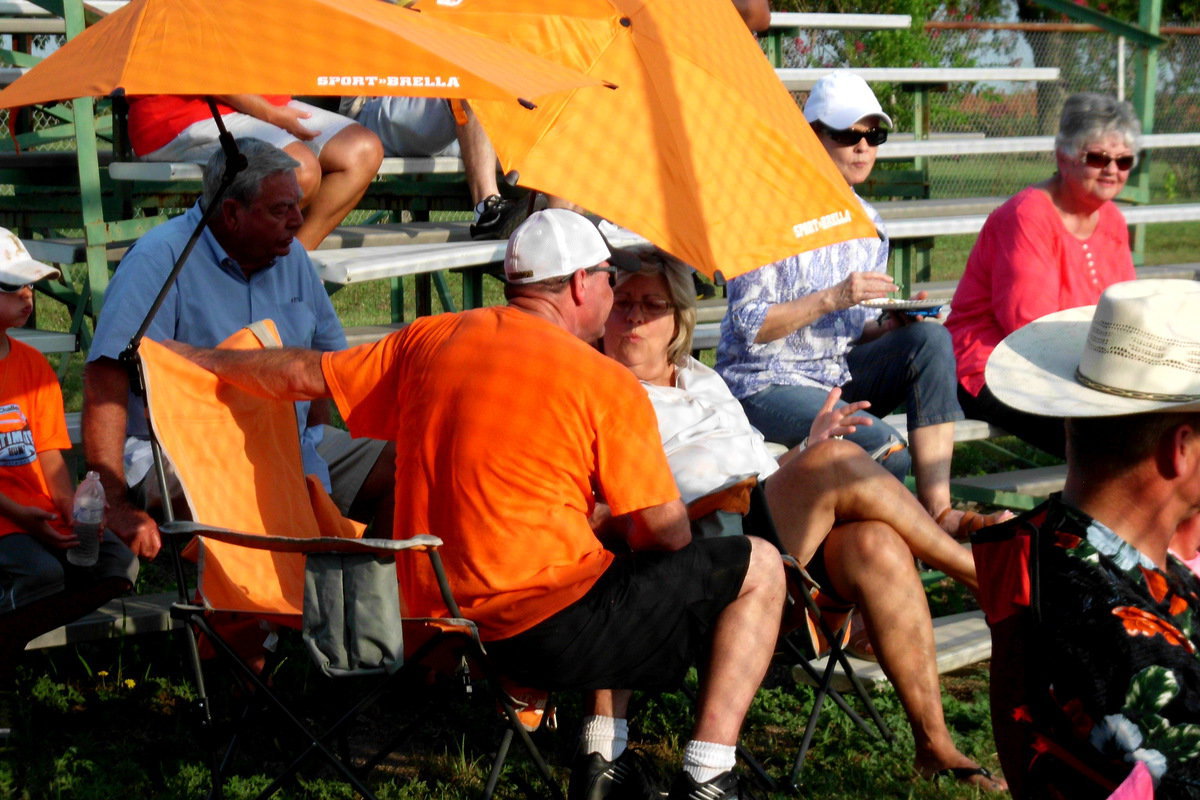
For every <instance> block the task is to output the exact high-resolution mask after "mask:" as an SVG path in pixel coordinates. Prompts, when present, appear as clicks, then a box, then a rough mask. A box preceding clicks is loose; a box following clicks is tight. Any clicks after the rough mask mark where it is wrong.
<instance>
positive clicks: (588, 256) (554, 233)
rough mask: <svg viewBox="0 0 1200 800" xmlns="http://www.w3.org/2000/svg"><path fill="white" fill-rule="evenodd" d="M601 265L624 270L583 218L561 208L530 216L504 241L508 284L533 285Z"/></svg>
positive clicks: (615, 256) (505, 270)
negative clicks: (506, 245)
mask: <svg viewBox="0 0 1200 800" xmlns="http://www.w3.org/2000/svg"><path fill="white" fill-rule="evenodd" d="M602 261H608V262H610V263H612V264H613V265H614V266H622V267H623V266H625V259H624V258H623V257H622V254H617V255H614V253H613V251H612V250H611V249H610V248H609V246H608V243H607V242H606V241H605V240H604V237H603V236H602V235H601V234H600V231H599V230H597V229H596V226H595V225H593V224H592V223H591V222H590V221H589V220H588V218H587V217H585V216H583V215H581V214H576V213H575V212H574V211H568V210H567V209H565V208H547V209H545V210H543V211H537V212H534V213H533V214H530V215H529V218H528V219H526V220H525V221H524V222H522V223H521V224H520V226H519V227H518V228H517V229H516V230H515V231H513V233H512V236H510V237H509V238H508V247H507V248H506V249H505V251H504V277H505V280H507V281H508V282H509V283H512V284H522V283H537V282H538V281H544V280H546V279H547V278H559V277H562V276H564V275H570V274H571V273H572V272H574V271H575V270H577V269H587V268H589V267H594V266H596V265H597V264H599V263H600V262H602ZM618 262H620V263H618Z"/></svg>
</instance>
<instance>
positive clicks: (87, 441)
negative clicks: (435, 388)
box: [83, 139, 392, 557]
mask: <svg viewBox="0 0 1200 800" xmlns="http://www.w3.org/2000/svg"><path fill="white" fill-rule="evenodd" d="M237 144H238V149H239V150H240V151H241V152H242V153H243V154H244V155H245V156H246V159H247V162H248V166H247V168H246V169H245V170H244V171H243V172H241V173H240V174H239V175H238V176H237V178H236V179H235V180H234V182H233V184H232V186H231V187H230V189H229V191H228V193H227V194H226V195H225V196H224V197H223V198H222V199H221V200H220V201H219V202H220V208H218V209H217V211H216V213H215V214H214V215H213V216H212V218H211V219H210V221H209V223H208V226H207V227H206V229H205V230H204V232H203V233H202V234H201V236H200V239H199V240H198V241H197V243H196V248H195V250H193V252H192V254H191V255H190V256H189V258H188V261H187V263H186V264H185V265H184V267H183V269H182V271H181V272H180V274H179V278H178V280H177V281H176V283H175V285H174V286H173V287H172V288H171V290H170V292H169V293H168V294H167V296H166V299H165V301H164V303H163V305H162V307H161V308H160V309H159V310H158V313H157V314H156V315H155V318H154V321H153V323H152V324H151V325H150V327H149V329H148V330H147V332H146V335H147V336H148V337H149V338H151V339H154V340H156V341H157V340H163V339H175V340H178V341H183V342H187V343H189V344H193V345H196V346H200V347H212V346H215V345H217V344H218V343H220V342H221V341H223V340H224V339H225V338H226V337H228V336H229V335H230V334H232V333H234V332H235V331H237V330H238V329H240V328H242V327H243V326H245V325H248V324H250V323H251V322H255V321H257V320H261V319H271V320H274V321H275V323H276V325H277V326H278V328H279V332H280V336H281V337H282V339H283V343H284V345H285V346H289V347H305V348H311V349H314V350H322V351H328V350H340V349H343V348H344V347H345V346H346V338H345V335H344V334H343V333H342V326H341V323H340V322H339V321H338V318H337V315H336V314H335V313H334V310H333V306H332V304H331V303H330V302H329V297H328V295H327V294H326V293H325V290H324V288H323V287H322V284H321V281H320V279H319V278H318V277H317V274H316V271H315V270H314V269H313V266H312V262H311V261H310V260H309V258H308V254H307V253H306V252H305V251H304V248H303V247H302V246H301V245H300V244H299V243H298V242H297V241H296V240H295V238H294V237H295V234H296V231H297V230H299V228H300V225H301V223H302V222H303V219H304V218H303V215H302V214H301V212H300V187H299V184H298V183H297V182H296V176H295V174H294V172H293V170H294V168H295V166H296V161H295V160H294V159H292V158H291V156H289V155H288V154H287V153H285V152H283V151H282V150H280V149H278V148H276V147H274V146H272V145H269V144H267V143H265V142H262V141H260V140H258V139H239V140H238V143H237ZM224 164H225V158H224V154H223V153H221V152H220V151H218V152H217V153H215V154H214V155H213V156H212V157H211V158H210V159H209V161H208V163H207V164H206V165H205V169H204V194H203V197H202V198H201V200H200V202H198V203H197V204H196V205H195V206H193V207H192V208H191V209H190V210H188V211H187V212H186V213H184V214H183V215H181V216H179V217H176V218H174V219H172V220H169V221H167V222H165V223H163V224H162V225H159V226H158V227H157V228H155V229H154V230H152V231H150V232H149V233H147V234H146V235H145V236H143V237H142V238H141V239H140V240H138V242H137V243H136V244H135V245H134V246H133V247H132V248H131V249H130V251H129V252H128V253H127V254H126V256H125V258H124V259H123V260H122V261H121V264H120V266H119V267H118V269H117V271H116V273H115V274H114V276H113V281H112V283H111V284H110V285H109V288H108V292H107V295H106V298H105V303H104V310H103V313H102V314H101V315H100V318H99V320H98V322H97V325H96V337H95V340H94V341H93V343H92V348H91V350H90V351H89V353H88V364H87V367H86V369H85V372H84V414H83V433H84V449H85V453H86V455H87V461H88V464H89V466H90V467H91V468H92V469H95V470H96V471H97V472H99V473H100V477H101V480H102V481H103V482H104V485H105V486H104V488H105V491H106V492H107V495H108V501H109V511H108V523H109V526H110V527H111V528H112V529H113V531H114V532H116V534H117V535H118V536H120V537H121V538H122V539H123V540H124V541H125V542H126V543H128V544H129V545H130V547H131V548H132V549H133V550H134V552H135V553H137V554H139V555H144V556H147V557H153V556H154V555H155V554H156V553H157V552H158V550H159V547H160V544H161V543H160V539H159V533H158V527H157V526H156V525H155V523H154V521H153V520H152V519H151V518H150V516H149V515H148V514H147V513H146V512H145V511H144V510H142V508H141V507H139V505H138V504H135V503H134V502H132V501H131V500H130V499H129V497H128V492H127V486H136V485H138V484H139V483H140V482H141V481H143V480H144V476H145V473H146V469H147V466H148V461H149V459H148V446H147V444H146V438H147V430H146V421H145V416H144V413H143V408H142V404H141V401H140V400H139V399H138V398H136V397H133V396H132V395H130V393H129V378H128V374H127V373H126V370H125V366H124V365H123V364H121V363H119V362H118V361H117V359H118V357H119V356H120V354H121V351H122V350H124V349H125V346H126V345H127V344H128V343H129V340H130V338H131V337H132V336H133V334H134V333H135V332H136V331H137V329H138V327H139V325H140V324H141V322H142V320H143V319H144V318H145V316H146V314H147V312H148V310H149V308H150V305H151V303H152V302H153V300H154V297H155V296H156V295H157V293H158V291H159V289H160V288H161V287H162V285H163V282H164V280H165V279H166V276H167V274H168V273H169V272H170V270H171V267H172V265H173V264H174V263H175V259H176V257H177V256H178V255H179V253H180V252H181V251H182V249H183V247H184V245H185V244H186V242H187V240H188V237H189V236H190V235H191V232H192V230H193V229H194V228H195V226H196V224H197V223H198V221H199V220H200V216H201V213H202V212H201V208H202V205H204V204H208V203H211V202H212V201H213V198H214V197H215V195H216V190H217V186H218V185H219V182H220V178H221V173H222V171H223V170H224ZM296 412H297V417H298V422H299V426H300V430H301V450H302V453H303V456H304V466H305V470H306V472H309V473H312V474H315V475H317V476H318V477H320V478H321V480H322V481H323V482H325V484H326V487H327V488H330V489H331V491H332V493H333V496H334V499H335V500H336V501H337V502H338V505H339V506H340V507H341V509H342V511H343V512H344V513H345V512H350V513H351V515H352V516H356V517H358V518H360V519H366V518H370V517H372V516H373V517H374V518H375V520H376V524H380V525H383V526H384V527H383V528H381V529H382V530H387V529H388V528H390V527H391V497H392V491H391V488H392V487H391V483H392V478H391V467H390V464H391V460H392V459H391V449H390V448H386V449H387V450H388V452H386V453H385V452H383V451H384V450H385V445H384V443H382V442H378V441H372V440H351V439H350V438H349V436H347V435H346V434H345V433H344V432H342V431H339V430H336V429H334V428H331V427H329V426H328V425H325V424H324V423H325V422H327V421H328V419H329V405H328V403H327V402H324V401H322V402H317V403H314V404H312V405H311V407H310V405H309V404H308V403H297V404H296ZM331 479H332V480H331ZM331 484H332V485H331Z"/></svg>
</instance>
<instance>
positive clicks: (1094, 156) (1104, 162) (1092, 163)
mask: <svg viewBox="0 0 1200 800" xmlns="http://www.w3.org/2000/svg"><path fill="white" fill-rule="evenodd" d="M1114 161H1115V162H1117V169H1119V170H1121V172H1129V170H1131V169H1133V165H1134V164H1136V163H1137V156H1117V157H1116V158H1114V157H1113V156H1110V155H1109V154H1108V153H1097V152H1094V151H1091V150H1087V151H1085V152H1084V154H1083V163H1085V164H1087V165H1088V166H1089V167H1094V168H1095V169H1104V168H1105V167H1107V166H1108V165H1109V164H1111V163H1112V162H1114Z"/></svg>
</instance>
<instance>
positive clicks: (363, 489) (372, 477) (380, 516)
mask: <svg viewBox="0 0 1200 800" xmlns="http://www.w3.org/2000/svg"><path fill="white" fill-rule="evenodd" d="M395 469H396V445H395V444H394V443H393V442H388V443H387V445H386V446H385V447H384V448H383V450H381V451H380V453H379V458H377V459H375V464H374V465H373V466H372V467H371V471H370V472H369V473H367V477H366V479H365V480H364V481H363V483H362V486H360V487H359V489H358V494H356V495H355V496H354V502H353V503H352V504H351V506H350V514H349V516H350V518H351V519H356V520H359V521H360V522H370V523H371V526H372V530H373V531H374V532H375V535H376V536H379V537H390V536H391V535H392V527H393V511H394V509H395V489H396V478H395Z"/></svg>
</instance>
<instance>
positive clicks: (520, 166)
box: [417, 0, 876, 278]
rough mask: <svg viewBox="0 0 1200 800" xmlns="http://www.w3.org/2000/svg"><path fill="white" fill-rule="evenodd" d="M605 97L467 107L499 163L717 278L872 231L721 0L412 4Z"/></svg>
mask: <svg viewBox="0 0 1200 800" xmlns="http://www.w3.org/2000/svg"><path fill="white" fill-rule="evenodd" d="M417 8H418V9H420V10H422V11H423V12H424V13H425V14H427V15H436V16H438V17H440V18H442V19H445V20H450V21H453V22H456V23H458V24H459V25H462V26H464V27H467V28H472V29H474V30H479V31H481V32H484V33H487V34H488V35H490V36H494V37H495V38H497V39H501V40H503V41H507V42H511V43H513V44H516V45H518V46H520V47H523V48H526V49H529V50H532V51H534V52H537V53H542V54H543V55H545V56H547V57H548V58H553V59H555V60H557V61H560V62H561V63H563V64H565V65H567V66H570V67H573V68H575V69H578V70H580V71H582V72H585V73H588V74H590V75H603V76H604V77H605V78H607V79H609V80H612V81H613V82H615V83H616V84H617V86H618V87H619V88H618V89H617V90H616V91H613V92H571V93H567V94H562V95H558V96H555V97H552V98H547V99H546V100H545V101H544V102H543V104H542V105H541V107H540V108H538V109H537V110H536V111H535V112H533V113H531V114H511V113H504V109H503V108H499V107H497V106H494V105H491V104H488V103H475V104H474V107H475V110H476V112H477V113H478V114H479V117H480V119H481V120H482V121H483V123H484V125H485V127H486V128H487V130H488V134H489V135H490V136H491V138H492V143H493V144H494V145H495V147H496V151H497V153H499V154H500V159H501V162H502V164H503V165H504V168H505V169H506V170H516V171H517V172H518V174H519V180H520V182H521V183H522V184H524V185H527V186H530V187H533V188H536V189H539V190H541V191H545V192H548V193H550V194H554V195H558V196H560V197H563V198H565V199H567V200H570V201H572V202H574V203H578V204H579V205H581V206H584V207H585V208H587V209H588V210H590V211H593V212H595V213H597V214H599V215H601V216H603V217H607V218H608V219H610V220H612V221H613V222H616V223H619V224H621V225H624V226H625V227H627V228H630V229H632V230H634V231H636V232H637V233H640V234H641V235H643V236H645V237H646V238H647V239H649V240H651V241H652V242H654V243H655V244H658V245H659V246H661V247H663V248H664V249H665V250H668V251H669V252H671V253H673V254H674V255H676V256H678V257H679V258H682V259H683V260H685V261H687V262H688V263H690V264H692V265H693V266H695V267H697V268H699V269H701V270H703V271H704V272H707V273H708V274H710V275H713V274H715V273H716V272H717V271H720V272H721V273H722V274H723V275H724V276H725V277H726V278H731V277H734V276H736V275H739V274H741V273H743V272H746V271H748V270H751V269H754V268H755V267H759V266H761V265H763V264H768V263H770V262H772V261H776V260H778V259H780V258H784V257H786V256H789V255H794V254H796V253H799V252H802V251H805V250H811V249H814V248H816V247H820V246H823V245H826V244H830V243H833V242H838V241H844V240H847V239H854V238H862V237H871V236H875V235H876V233H875V228H874V226H873V225H872V224H871V222H870V220H869V219H867V217H866V215H865V214H864V213H863V211H862V207H861V206H860V204H859V203H858V201H857V200H856V199H855V197H854V195H853V193H852V192H851V190H850V189H849V187H848V186H847V185H846V181H845V179H843V178H842V176H841V174H840V173H839V172H838V171H837V168H836V167H835V166H834V165H833V163H832V162H831V161H830V160H829V157H828V156H827V155H826V154H825V150H824V148H823V147H822V146H821V144H820V143H819V142H818V141H817V139H816V137H815V136H814V135H813V133H812V130H811V129H810V127H809V125H808V123H807V122H806V121H805V120H804V117H803V115H802V114H801V113H800V110H799V109H798V108H797V106H796V103H795V101H794V100H793V99H792V97H791V95H790V94H788V92H787V90H786V89H785V88H784V87H783V85H782V84H781V83H780V81H779V79H778V78H777V77H776V75H775V72H774V70H773V69H772V68H771V66H770V64H769V63H768V62H767V59H766V57H765V56H764V55H763V53H762V51H761V50H760V49H759V47H758V46H757V44H756V42H755V40H754V38H753V36H751V34H750V33H749V31H747V30H746V26H745V25H744V24H743V23H742V21H741V18H740V17H739V16H738V14H737V12H736V11H735V10H734V8H733V4H732V3H731V2H730V1H729V0H438V2H437V3H435V2H434V0H419V2H418V4H417Z"/></svg>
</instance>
